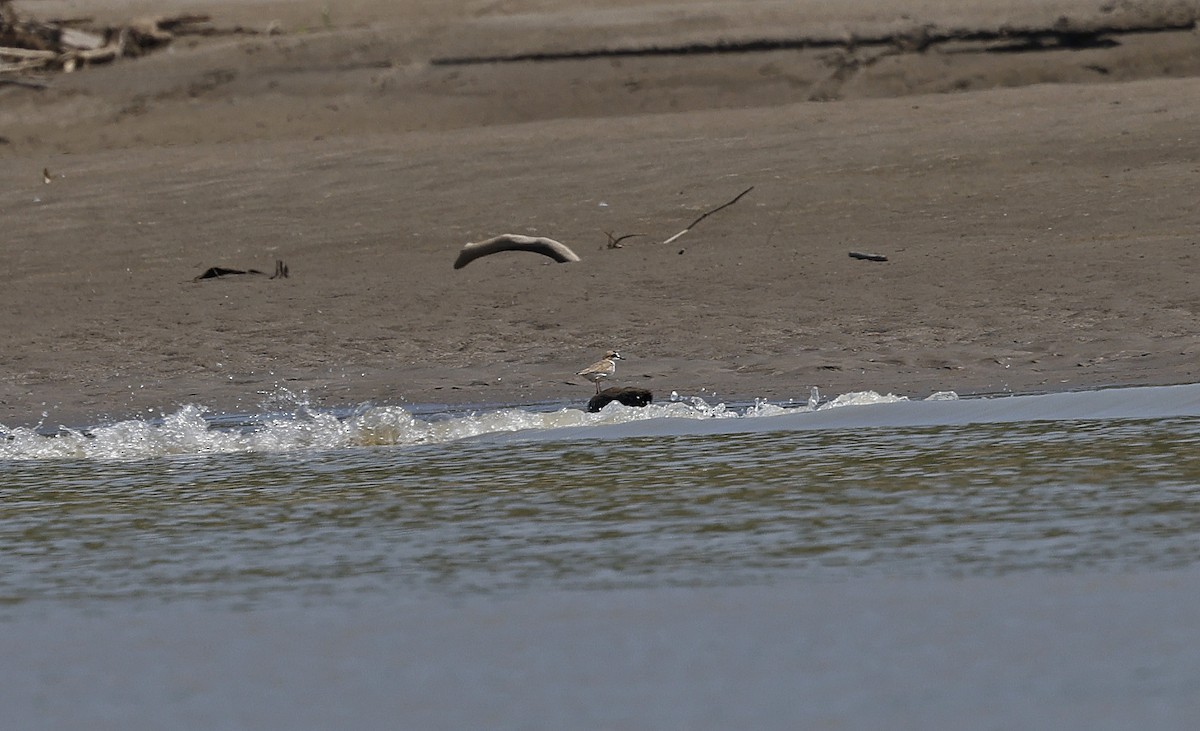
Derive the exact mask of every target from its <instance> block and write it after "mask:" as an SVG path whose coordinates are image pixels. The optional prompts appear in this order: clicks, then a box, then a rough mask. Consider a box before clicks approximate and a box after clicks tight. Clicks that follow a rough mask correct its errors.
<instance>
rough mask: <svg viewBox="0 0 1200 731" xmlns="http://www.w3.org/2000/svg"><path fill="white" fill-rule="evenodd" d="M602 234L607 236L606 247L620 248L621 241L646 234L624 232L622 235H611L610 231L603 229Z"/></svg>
mask: <svg viewBox="0 0 1200 731" xmlns="http://www.w3.org/2000/svg"><path fill="white" fill-rule="evenodd" d="M604 235H605V236H607V237H608V248H610V249H620V248H624V247H622V246H621V242H622V241H624V240H625V239H632V238H634V237H636V236H645V235H646V234H625V235H624V236H613V235H612V232H611V231H605V232H604Z"/></svg>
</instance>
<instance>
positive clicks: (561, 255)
mask: <svg viewBox="0 0 1200 731" xmlns="http://www.w3.org/2000/svg"><path fill="white" fill-rule="evenodd" d="M501 251H532V252H533V253H535V254H542V255H543V256H548V257H550V258H551V259H553V260H554V261H557V262H559V263H565V262H569V261H579V257H578V256H577V255H576V254H575V252H574V251H571V249H570V248H568V247H567V245H566V244H563V243H560V242H558V241H555V240H554V239H548V238H546V237H544V236H521V235H520V234H504V235H502V236H497V237H495V238H491V239H488V240H487V241H476V242H474V243H469V244H467V245H466V246H464V247H462V250H461V251H459V252H458V258H457V259H455V260H454V268H455V269H462V268H463V267H465V266H466V265H468V264H470V263H471V262H473V261H475V260H476V259H478V258H480V257H482V256H489V255H491V254H497V253H499V252H501Z"/></svg>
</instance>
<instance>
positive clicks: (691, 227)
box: [663, 185, 754, 244]
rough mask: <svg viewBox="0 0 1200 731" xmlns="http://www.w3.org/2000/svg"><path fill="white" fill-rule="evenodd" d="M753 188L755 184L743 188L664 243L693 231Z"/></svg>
mask: <svg viewBox="0 0 1200 731" xmlns="http://www.w3.org/2000/svg"><path fill="white" fill-rule="evenodd" d="M752 190H754V186H753V185H751V186H750V187H749V188H746V189H745V190H743V191H742V192H741V193H738V194H737V196H736V197H735V198H734V199H733V200H731V201H729V202H728V203H722V204H721V205H719V206H717V207H716V208H714V209H712V210H711V211H708V212H706V213H704V214H703V215H701V216H700V218H697V219H696V220H695V221H692V222H691V223H690V224H688V227H687V228H685V229H684V230H682V231H680V232H679V233H677V234H675V235H674V236H672V237H671V238H669V239H667V240H666V241H664V242H663V243H664V244H669V243H671V242H673V241H675V240H676V239H678V238H679V237H680V236H683V235H684V234H685V233H687V232H688V231H691V230H692V229H693V228H695V227H696V224H698V223H700V222H701V221H703V220H704V219H706V218H708V217H709V216H711V215H712V214H714V213H716V212H717V211H720V210H722V209H724V208H728V207H730V206H732V205H733V204H734V203H737V202H738V201H740V200H741V199H742V196H744V195H746V194H747V193H749V192H750V191H752Z"/></svg>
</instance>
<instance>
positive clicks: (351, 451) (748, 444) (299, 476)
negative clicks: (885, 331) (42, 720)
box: [0, 402, 1200, 610]
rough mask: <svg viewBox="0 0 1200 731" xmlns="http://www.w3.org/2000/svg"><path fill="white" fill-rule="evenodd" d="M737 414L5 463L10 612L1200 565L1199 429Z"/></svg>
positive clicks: (1182, 422)
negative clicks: (820, 423)
mask: <svg viewBox="0 0 1200 731" xmlns="http://www.w3.org/2000/svg"><path fill="white" fill-rule="evenodd" d="M961 403H962V404H966V403H967V402H961ZM946 406H947V407H950V408H961V407H960V406H959V404H957V403H951V404H946ZM847 408H855V407H847ZM860 408H862V407H860ZM888 408H891V407H890V406H888V405H886V404H885V405H877V406H872V407H869V409H877V410H878V409H888ZM869 409H868V411H869ZM863 413H867V412H866V411H864V412H863ZM879 413H884V412H879ZM707 421H710V422H711V421H712V419H711V418H710V419H708V420H707ZM739 421H740V422H743V423H744V422H747V421H748V417H745V416H743V417H740V418H737V419H730V420H729V424H730V425H731V429H727V430H724V431H717V432H716V433H708V434H687V433H676V434H670V433H666V434H655V435H653V436H624V437H623V436H620V432H617V433H616V434H615V435H614V434H607V435H603V436H602V438H601V434H602V432H601V427H593V429H595V430H596V434H597V438H595V439H592V438H588V429H587V428H586V427H585V428H583V429H582V431H572V432H571V433H570V434H569V438H566V437H563V438H541V439H529V440H523V439H510V440H496V439H489V438H486V437H485V438H482V439H467V440H465V441H464V440H461V439H458V440H451V441H442V442H438V443H432V444H415V445H414V444H396V443H395V440H394V439H393V440H392V442H391V443H388V444H385V445H383V446H354V447H346V446H338V447H333V448H323V447H321V446H320V445H318V446H315V447H311V446H310V447H306V448H303V449H289V450H286V451H236V450H235V451H230V452H226V453H207V452H204V453H199V454H183V455H179V454H170V453H167V454H164V455H162V456H155V457H149V458H146V457H141V458H134V459H93V458H85V459H79V458H70V457H67V458H56V459H21V460H9V461H6V462H4V463H3V465H2V468H0V469H2V470H3V483H2V485H0V553H2V554H3V555H4V556H6V563H7V566H6V571H5V572H3V574H0V598H2V599H3V600H4V601H5V602H6V603H7V604H8V606H9V608H10V610H13V609H16V608H19V607H21V606H23V605H27V604H40V603H43V602H47V601H49V602H54V603H65V604H68V605H84V606H86V605H89V604H91V603H96V602H100V603H103V602H107V601H111V600H119V599H133V600H138V601H144V600H151V601H155V602H157V601H163V600H165V601H181V600H189V599H204V600H216V601H218V602H220V603H223V604H228V605H233V606H256V605H261V604H267V605H271V606H277V605H288V604H293V603H305V602H311V601H313V600H314V599H319V598H320V597H324V596H337V597H338V598H339V600H345V599H346V598H348V597H354V596H369V595H372V594H381V593H382V594H385V595H394V594H396V593H398V592H399V593H405V592H408V593H417V594H430V593H435V594H436V593H444V592H451V593H478V592H483V593H490V592H510V591H516V590H528V589H539V590H540V589H555V588H585V587H586V588H602V589H603V588H623V587H638V586H669V585H701V586H712V585H739V584H747V583H761V582H764V581H773V580H777V579H780V578H786V577H797V576H799V577H803V576H820V577H837V576H859V575H896V574H898V575H912V576H916V575H962V574H965V575H997V574H1004V573H1007V572H1014V571H1030V570H1034V571H1077V570H1083V569H1089V570H1090V569H1100V570H1106V571H1117V570H1131V569H1166V568H1176V567H1183V566H1190V565H1193V564H1195V563H1197V562H1198V561H1200V538H1198V536H1200V494H1198V493H1200V491H1198V490H1197V486H1198V485H1200V417H1196V416H1176V417H1173V418H1149V419H1147V418H1106V419H1090V420H1089V419H1082V420H1059V421H1042V420H1035V421H1024V422H1021V421H1017V422H1006V423H968V424H955V425H945V424H943V425H929V426H909V427H896V426H877V427H870V426H866V427H856V428H834V429H796V428H790V427H789V426H788V424H787V422H786V421H784V420H781V421H779V422H778V427H779V428H777V429H776V428H772V425H773V424H775V423H776V422H772V421H771V417H767V418H763V419H758V420H757V423H756V424H755V430H754V431H739V430H737V428H736V427H735V426H733V425H734V423H735V422H739ZM333 422H335V423H337V424H344V422H345V420H344V419H343V420H342V421H340V422H338V421H337V420H333ZM155 428H160V429H161V428H162V427H161V426H157V427H155ZM202 428H207V427H202ZM296 428H298V427H296ZM306 428H308V429H310V430H311V429H312V426H311V425H309V426H308V427H306ZM337 428H342V427H341V426H338V427H337ZM243 431H244V430H243ZM375 433H376V435H378V432H375ZM533 433H534V434H541V435H543V436H544V435H546V434H549V435H550V436H551V437H553V435H554V434H555V432H553V431H551V432H544V431H542V432H537V431H535V432H533ZM276 436H278V435H276ZM61 438H62V437H41V439H44V440H54V439H61ZM206 438H207V437H206ZM220 438H221V439H225V438H229V439H235V438H245V437H244V436H242V437H239V436H237V433H236V431H235V432H230V433H229V434H228V435H226V436H222V437H220ZM88 439H95V437H89V438H88ZM185 441H186V440H185ZM368 441H370V440H368ZM205 449H207V447H205ZM168 451H170V450H168Z"/></svg>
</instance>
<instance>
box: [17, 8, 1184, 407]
mask: <svg viewBox="0 0 1200 731" xmlns="http://www.w3.org/2000/svg"><path fill="white" fill-rule="evenodd" d="M87 5H88V12H89V14H94V15H97V16H99V17H107V16H106V14H108V15H109V16H111V17H114V18H115V17H127V16H132V15H133V14H136V13H137V12H140V11H141V10H144V9H146V8H147V7H150V6H158V7H161V6H162V5H163V4H162V3H142V4H141V6H142V7H140V8H139V7H138V5H139V3H136V2H119V1H117V0H107V1H106V2H103V3H88V4H87ZM176 5H178V6H179V7H181V8H187V9H194V8H199V9H211V10H212V11H213V12H214V13H217V17H218V18H219V20H220V21H222V22H224V21H226V20H227V21H228V23H229V24H237V23H240V24H244V25H246V26H247V27H252V28H266V27H267V25H268V23H270V22H271V21H273V20H279V21H280V25H281V26H282V27H284V28H285V29H286V30H288V32H287V33H285V34H283V35H278V36H232V37H218V38H212V39H204V40H201V41H192V40H187V41H184V42H181V43H178V44H176V46H175V47H174V48H173V49H172V50H171V51H166V52H162V53H159V54H156V55H154V56H151V57H147V58H144V59H141V60H139V61H127V62H123V63H120V64H116V65H113V66H111V67H107V68H98V69H92V70H88V71H86V72H83V73H78V74H73V75H70V76H63V77H59V78H56V79H54V80H53V85H52V88H50V89H48V90H45V91H35V90H30V89H21V88H11V87H0V135H3V137H4V138H5V140H6V142H5V143H4V144H0V160H2V161H3V162H2V164H0V210H2V211H3V217H4V225H3V227H2V230H3V234H2V237H0V247H3V248H2V250H3V251H4V253H5V257H6V260H7V263H8V266H7V267H5V268H4V269H3V270H2V271H0V283H2V285H3V286H2V287H0V308H2V309H3V311H4V312H5V313H6V316H5V320H4V322H5V327H4V328H3V330H2V331H0V332H2V335H0V369H2V370H3V373H4V374H5V377H4V379H3V381H0V424H6V425H10V426H12V425H17V424H24V423H35V422H37V421H39V420H40V419H42V418H43V417H42V414H43V412H45V413H46V414H47V416H46V417H45V419H46V422H47V423H48V424H56V423H59V422H63V423H85V422H90V421H94V420H96V419H99V418H105V417H117V416H122V415H125V414H129V413H133V412H145V411H146V410H147V409H150V410H153V411H158V410H160V409H171V408H173V406H174V405H176V404H179V403H187V402H199V403H203V404H207V405H209V406H212V407H214V408H218V409H231V408H237V409H256V408H258V407H259V405H260V404H261V403H263V402H264V399H269V398H270V395H271V394H276V395H278V393H279V389H280V388H287V389H289V390H291V391H294V392H299V391H303V390H308V391H309V392H310V393H311V395H312V397H313V398H314V400H316V401H318V402H321V403H328V404H346V403H355V402H358V401H362V400H374V401H377V402H399V403H402V402H405V401H409V402H429V401H446V402H474V401H508V400H515V401H537V400H542V399H551V398H560V397H577V398H579V399H580V400H581V401H582V400H583V399H585V398H587V397H588V396H589V395H590V394H591V391H592V388H591V386H590V384H588V383H586V382H584V381H581V380H578V379H574V378H573V376H572V375H571V374H573V373H574V371H575V370H577V369H578V368H579V367H580V366H582V365H584V364H586V363H589V362H591V361H592V360H594V359H595V358H596V357H597V356H598V355H599V352H600V351H602V350H604V349H605V348H607V347H609V346H610V345H617V346H619V347H620V348H621V350H622V352H623V353H624V354H625V355H626V356H627V357H628V360H627V361H626V362H625V363H623V364H621V369H620V371H619V373H620V378H619V380H620V382H623V383H627V384H632V385H644V386H647V387H650V388H652V389H654V390H655V391H656V392H658V393H659V394H660V395H665V394H666V393H669V392H670V391H671V390H678V391H680V392H687V393H697V392H702V391H703V392H705V393H708V392H716V393H717V394H719V395H720V396H723V397H755V396H767V397H772V398H788V397H797V398H801V399H802V398H805V397H806V396H807V392H808V388H809V386H811V385H817V386H820V387H821V388H822V389H824V390H825V391H827V392H830V391H832V392H837V391H845V390H853V389H863V388H871V389H875V390H880V391H896V392H903V393H911V394H914V395H918V396H919V395H924V394H926V393H928V392H930V391H934V390H942V389H954V390H958V391H960V392H977V391H984V392H991V391H1003V390H1017V391H1026V390H1044V389H1061V388H1074V387H1082V386H1090V385H1108V384H1123V383H1177V382H1188V381H1195V380H1196V365H1195V363H1196V358H1197V353H1198V352H1200V334H1198V330H1197V327H1196V324H1195V320H1196V313H1197V308H1198V306H1200V294H1197V292H1200V288H1198V287H1197V286H1196V284H1197V282H1196V278H1197V266H1198V264H1200V244H1198V243H1197V242H1198V241H1200V237H1198V236H1197V235H1196V220H1195V219H1196V214H1195V210H1194V209H1195V190H1196V185H1197V182H1200V137H1197V135H1196V134H1195V131H1194V130H1195V120H1196V119H1197V118H1198V116H1200V82H1198V81H1196V80H1195V79H1194V78H1193V77H1192V74H1193V73H1196V72H1197V71H1200V40H1198V39H1197V36H1196V34H1195V32H1194V31H1192V30H1191V29H1184V30H1175V31H1165V32H1149V29H1150V28H1151V27H1152V26H1154V24H1155V23H1156V22H1157V23H1159V24H1160V25H1162V26H1163V27H1167V26H1171V25H1172V24H1175V25H1178V24H1183V25H1186V24H1187V23H1190V22H1191V18H1193V17H1194V15H1190V14H1191V13H1193V12H1194V4H1192V3H1149V4H1148V3H1137V4H1129V3H1124V4H1121V3H1117V4H1111V6H1109V5H1102V4H1100V3H1061V4H1060V3H1055V4H1054V6H1053V9H1054V10H1055V11H1056V13H1054V14H1049V13H1048V12H1047V10H1046V8H1047V4H1046V3H1029V4H1027V5H1025V6H1022V5H1012V4H1009V5H1008V7H1009V9H1010V11H1011V9H1012V8H1016V11H1020V12H1016V11H1011V12H1010V15H1008V16H1004V17H996V16H995V14H994V13H991V14H989V13H990V11H987V7H990V6H984V5H982V4H980V5H979V6H978V7H976V6H972V5H961V4H957V3H932V2H928V3H924V4H918V5H917V6H914V5H913V4H905V8H906V10H905V12H900V11H899V10H898V8H899V4H898V3H897V4H894V5H880V4H878V3H848V4H847V5H846V6H845V7H844V8H841V7H840V8H839V12H840V13H841V14H840V16H839V15H833V14H831V13H830V11H829V10H828V8H827V7H825V6H824V5H823V4H818V3H813V4H811V5H801V6H797V5H794V4H791V3H770V2H731V3H655V4H653V5H651V4H649V3H639V2H633V1H632V0H626V1H625V2H621V3H611V4H608V7H609V10H607V11H605V12H603V13H599V12H581V11H579V9H578V8H577V7H575V6H576V5H577V3H572V2H568V0H555V1H554V2H549V1H547V2H536V1H534V0H529V1H528V2H502V1H501V2H478V3H463V4H459V5H457V6H455V7H454V8H452V9H450V10H446V9H444V8H445V4H431V3H416V2H412V3H408V4H400V3H383V2H373V3H372V2H351V3H345V4H338V5H337V10H336V13H332V12H331V13H330V14H329V15H328V16H323V15H322V13H321V7H322V4H321V3H318V2H309V1H307V0H303V1H302V0H297V1H296V2H261V3H238V4H235V5H221V4H218V3H187V4H184V3H177V4H176ZM429 5H433V6H434V9H430V8H429V7H427V6H429ZM21 7H23V8H27V9H28V11H29V12H37V13H38V14H44V15H45V16H46V17H49V16H51V15H69V14H72V13H75V12H78V9H79V8H80V7H81V4H80V3H78V2H74V3H73V2H66V1H64V2H27V3H24V4H23V5H22V6H21ZM797 7H798V8H800V9H801V10H804V11H806V12H807V15H804V16H803V17H798V16H797V14H796V10H795V8H797ZM1105 8H1108V9H1107V10H1105ZM401 11H403V12H401ZM566 11H571V12H566ZM822 13H824V14H825V15H822ZM1022 13H1023V14H1022ZM1064 13H1065V14H1066V15H1065V17H1067V20H1066V21H1065V22H1060V23H1059V25H1058V27H1059V28H1060V29H1064V28H1065V29H1071V28H1075V29H1080V28H1082V29H1085V30H1086V29H1089V28H1091V29H1094V28H1096V27H1099V26H1098V25H1097V24H1101V25H1103V27H1104V28H1107V29H1109V30H1110V31H1113V29H1114V28H1115V29H1117V30H1121V29H1125V30H1136V31H1137V32H1131V33H1124V32H1116V31H1113V32H1111V33H1106V34H1104V35H1101V36H1099V37H1098V38H1099V40H1101V41H1105V42H1104V43H1093V44H1090V45H1087V47H1084V48H1080V49H1076V50H1065V49H1062V48H1058V47H1054V46H1053V44H1055V43H1057V42H1059V40H1061V39H1058V40H1056V38H1057V37H1055V36H1021V37H1017V38H996V37H990V38H986V39H984V40H982V41H980V40H970V39H967V40H962V39H958V40H954V39H950V40H946V41H944V42H939V44H938V45H937V46H936V47H932V48H925V49H924V50H920V49H913V48H909V47H906V46H905V45H904V43H894V44H888V43H883V44H875V45H871V44H869V43H868V44H866V45H860V44H859V42H858V41H856V42H855V43H850V44H846V43H843V42H841V41H838V40H837V39H838V38H843V39H845V38H855V39H861V38H865V37H876V36H878V35H879V33H880V32H884V35H886V34H887V32H891V31H889V30H888V29H896V28H899V29H900V31H897V33H898V35H897V37H903V38H910V40H911V36H910V35H905V34H910V33H911V29H912V28H913V27H929V25H930V24H933V26H934V27H936V28H939V29H954V28H957V29H959V30H962V29H963V28H968V29H969V28H975V29H984V30H988V29H990V30H989V32H992V31H995V30H996V29H1001V28H1005V27H1008V28H1012V27H1016V26H1017V25H1020V26H1021V27H1022V28H1026V29H1028V28H1034V29H1037V28H1043V29H1044V28H1047V27H1052V26H1054V24H1055V21H1056V18H1057V17H1058V15H1063V14H1064ZM905 15H907V16H908V17H907V18H905V17H902V16H905ZM1042 16H1045V17H1042ZM847 29H849V35H846V34H847ZM880 29H883V31H881V30H880ZM500 31H503V32H500ZM839 34H841V35H839ZM872 34H875V35H872ZM1030 37H1033V38H1036V39H1037V42H1038V43H1042V44H1046V43H1049V44H1051V46H1052V48H1051V49H1049V50H1037V51H1032V50H1030V49H1028V48H1026V49H1024V51H1023V52H1022V51H1021V50H1018V49H1014V48H1011V47H1010V46H1012V45H1013V44H1020V43H1022V42H1026V43H1027V42H1028V41H1029V39H1030ZM763 38H769V39H774V41H780V40H781V39H782V40H788V39H791V40H792V41H795V39H797V38H800V39H808V40H807V41H805V42H806V43H809V45H808V46H804V45H803V44H800V45H794V46H791V47H776V48H774V49H769V50H753V49H743V51H742V52H728V53H711V52H706V53H688V54H682V53H680V54H674V53H672V54H650V53H646V52H645V51H647V50H648V49H660V50H661V49H663V48H675V47H679V46H687V45H689V44H691V45H693V46H695V45H697V44H699V45H700V46H703V45H704V44H709V45H710V46H711V45H712V44H720V43H726V44H731V43H732V44H737V43H747V42H749V41H752V40H754V39H759V40H761V39H763ZM819 39H825V40H824V41H821V43H826V42H827V41H830V39H833V40H832V41H830V43H829V44H826V45H820V44H818V43H817V41H818V40H819ZM1107 41H1114V42H1115V43H1112V44H1110V43H1108V42H1107ZM839 43H840V44H841V45H839ZM571 49H575V50H580V49H583V50H586V51H588V52H589V53H591V54H592V55H589V56H587V57H586V58H577V59H570V60H543V61H524V62H517V63H461V64H452V65H445V64H440V63H433V62H434V61H437V60H439V59H441V60H446V59H460V60H461V59H464V58H469V57H471V56H474V55H492V56H495V55H513V54H529V53H540V54H554V53H562V52H563V51H564V50H567V51H570V50H571ZM638 49H641V51H639V52H638V53H627V52H630V51H637V50H638ZM709 50H712V49H711V48H710V49H709ZM614 52H617V54H616V55H614ZM622 54H624V55H622ZM1048 81H1052V82H1056V83H1036V82H1048ZM1083 82H1086V83H1083ZM1004 87H1008V88H1004ZM953 90H960V91H964V90H965V91H966V93H950V94H946V93H932V94H931V93H930V92H945V91H953ZM813 100H825V101H813ZM43 167H49V168H50V170H51V172H52V173H53V174H54V176H55V178H54V180H53V182H52V183H50V184H49V185H47V184H45V183H43V182H42V177H41V171H42V169H43ZM749 186H754V190H753V191H752V192H751V193H750V194H749V195H747V196H746V197H745V198H744V199H743V200H742V201H741V202H739V203H738V204H737V205H735V206H732V207H730V208H728V209H726V210H724V211H722V212H721V213H718V214H716V215H714V216H712V217H711V218H709V219H707V220H705V221H704V222H703V223H702V224H700V225H699V226H698V227H697V228H696V229H695V230H693V231H692V232H690V233H689V234H687V235H686V236H684V237H683V238H681V239H680V240H679V241H677V242H676V243H675V244H673V245H670V246H665V245H663V244H661V242H662V241H663V240H664V239H665V238H667V237H668V236H670V235H671V234H674V233H675V232H677V231H678V230H680V229H681V228H682V227H683V226H685V225H686V224H687V223H688V222H689V221H691V220H692V219H694V218H695V217H696V216H698V215H699V214H700V213H701V212H703V211H704V210H707V209H708V208H711V207H713V206H716V205H718V204H720V203H722V202H724V201H726V200H729V199H730V198H732V197H733V196H734V195H736V194H737V193H738V192H740V191H742V190H744V189H745V188H747V187H749ZM606 231H608V232H612V233H614V234H617V235H621V234H631V233H638V234H644V236H642V237H639V238H633V239H628V240H626V241H625V242H624V247H623V248H620V249H609V248H606V247H605V241H606V237H605V232H606ZM503 232H513V233H529V234H536V235H546V236H553V237H554V238H557V239H560V240H562V241H565V242H567V243H568V244H570V245H571V246H572V247H574V248H575V250H576V251H577V252H578V253H579V254H580V255H581V256H582V258H583V261H582V262H579V263H577V264H568V265H558V264H552V263H549V260H546V259H542V258H540V257H537V256H536V255H532V254H502V255H497V256H495V257H491V258H488V259H483V260H480V261H477V262H475V263H473V264H471V265H470V266H469V267H467V268H465V269H463V270H460V271H454V270H452V269H451V264H452V262H453V260H454V257H455V254H456V252H457V250H458V248H459V247H460V246H461V245H462V244H463V243H465V242H466V241H471V240H479V239H482V238H486V237H489V236H492V235H495V234H498V233H503ZM851 250H866V251H871V252H878V253H882V254H886V255H887V256H888V257H889V261H888V262H886V263H874V262H864V261H857V260H853V259H850V258H849V257H848V256H847V253H848V252H849V251H851ZM276 259H283V260H285V261H286V262H287V263H288V265H289V266H290V269H291V272H292V276H291V277H290V278H289V279H287V280H269V279H267V278H266V277H241V278H236V279H225V280H215V281H203V282H193V281H192V278H193V277H194V276H196V275H197V274H199V273H200V272H202V271H203V270H204V269H206V268H207V267H210V266H214V265H221V266H233V267H241V268H246V267H257V268H260V269H264V270H267V271H270V270H271V269H272V268H273V266H274V261H275V260H276Z"/></svg>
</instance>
